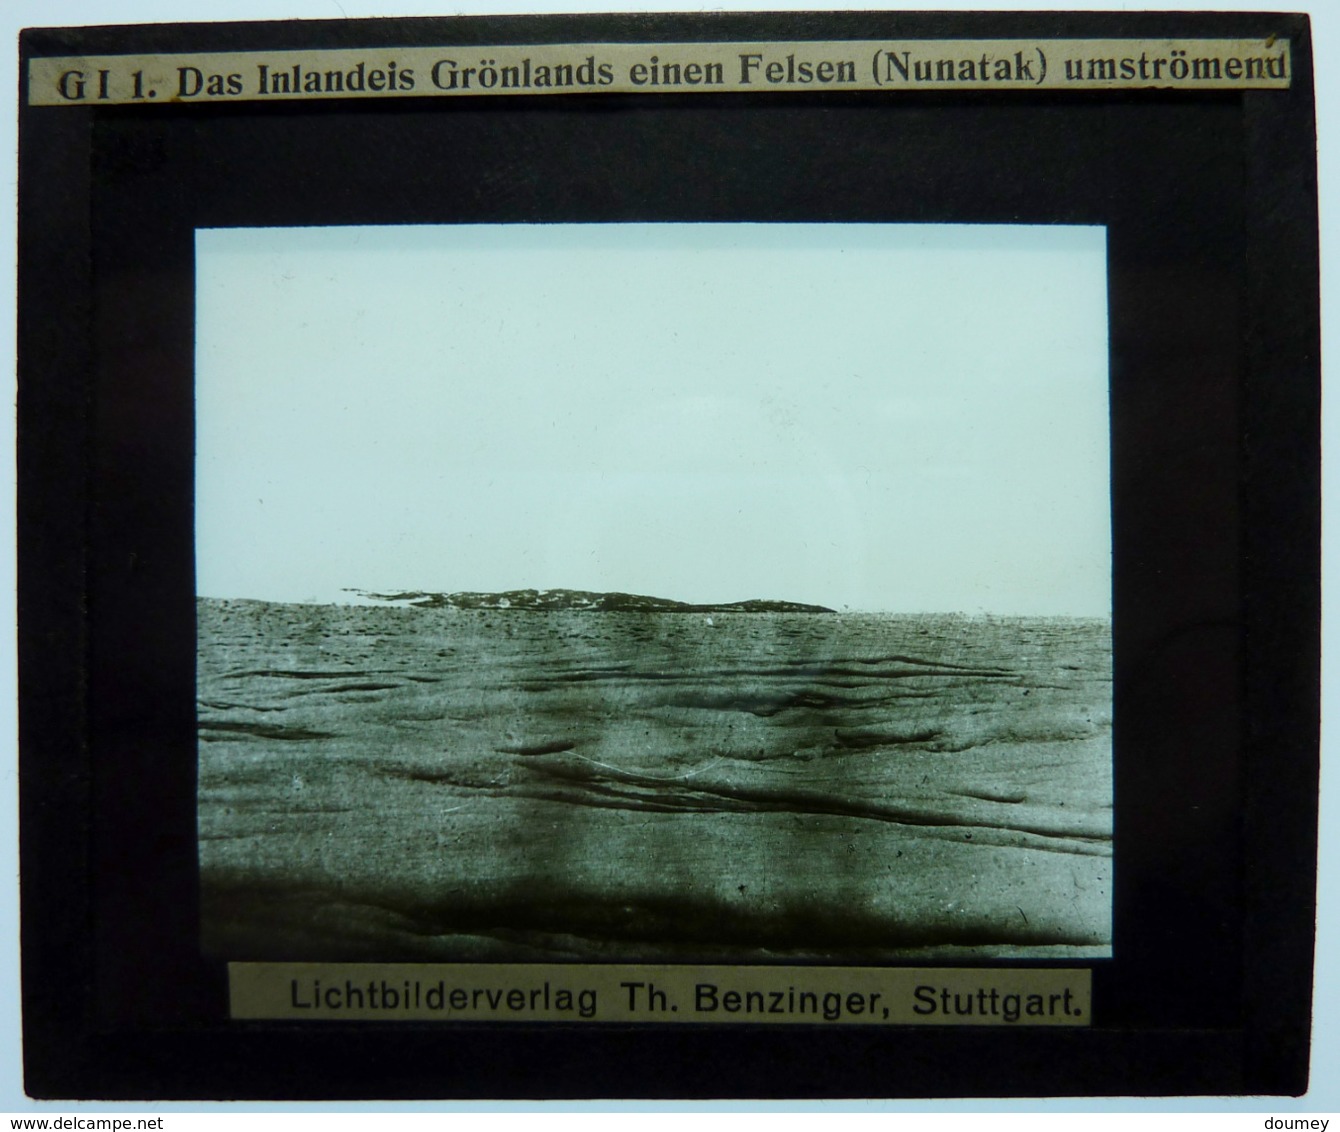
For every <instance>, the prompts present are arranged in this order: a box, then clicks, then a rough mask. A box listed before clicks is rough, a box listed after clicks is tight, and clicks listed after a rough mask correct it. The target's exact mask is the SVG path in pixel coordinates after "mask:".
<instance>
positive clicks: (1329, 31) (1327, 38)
mask: <svg viewBox="0 0 1340 1132" xmlns="http://www.w3.org/2000/svg"><path fill="white" fill-rule="evenodd" d="M849 6H850V5H849V4H844V3H825V2H823V0H806V2H804V3H787V2H783V0H776V2H774V3H771V4H767V5H760V4H750V5H748V6H747V7H748V9H750V10H752V9H757V8H759V7H771V8H775V9H802V10H813V9H827V8H846V7H849ZM865 6H866V7H870V8H897V7H899V5H896V4H889V3H875V2H871V3H867V4H866V5H865ZM936 6H937V7H940V8H944V9H952V10H981V9H1008V8H1012V7H1021V6H1026V7H1028V8H1031V9H1039V8H1043V9H1074V8H1106V9H1111V7H1112V5H1111V4H1110V3H1108V4H1081V3H1060V4H1058V3H1054V2H1051V3H1047V2H1034V3H1029V4H1027V5H1019V4H1017V3H1016V4H1009V3H1000V2H993V0H966V2H952V0H941V2H940V3H939V4H937V5H936ZM581 7H582V9H583V10H590V11H595V10H602V11H630V10H657V9H660V10H720V9H721V8H723V7H731V8H736V9H739V8H741V7H742V6H740V5H723V4H716V5H701V4H692V3H687V2H686V3H679V4H667V5H648V4H645V3H638V2H637V0H614V2H612V3H605V4H596V3H590V2H588V3H586V4H584V5H582V6H581ZM917 7H919V8H924V7H927V5H917ZM1177 7H1178V8H1180V9H1184V10H1218V11H1223V10H1238V11H1256V10H1259V9H1260V7H1261V5H1260V4H1259V3H1250V2H1247V3H1244V2H1241V0H1239V2H1234V0H1179V3H1178V4H1177ZM540 8H541V6H540V5H533V6H530V8H529V10H539V9H540ZM1307 8H1308V6H1306V5H1289V6H1288V10H1291V11H1298V10H1307ZM1312 9H1313V10H1312V13H1311V14H1312V19H1313V35H1314V44H1315V52H1316V56H1317V57H1318V58H1319V59H1321V60H1323V61H1333V60H1335V59H1340V14H1337V12H1336V11H1335V10H1334V9H1333V8H1332V9H1320V10H1319V6H1315V5H1314V6H1312ZM521 10H527V6H525V5H520V4H515V5H507V4H497V3H495V4H486V3H468V2H460V0H458V2H457V3H455V4H453V5H451V6H449V8H444V7H442V6H441V5H437V4H432V3H425V2H423V0H405V2H403V3H389V2H383V0H192V2H187V0H157V2H153V0H79V2H76V0H12V2H11V3H10V4H8V5H6V6H5V8H4V9H3V11H0V26H2V27H3V28H4V29H5V30H6V31H7V32H9V37H8V42H10V43H11V44H13V43H14V36H15V35H16V34H17V30H18V29H19V28H20V27H24V26H29V25H46V26H59V25H62V24H101V23H123V22H171V21H180V20H205V19H235V20H244V19H280V18H312V19H315V18H323V19H342V18H345V17H359V16H390V15H441V14H444V13H445V12H450V13H460V14H476V13H481V12H511V11H521ZM544 10H550V11H552V10H558V9H556V8H546V9H544ZM1334 75H1335V71H1334V68H1331V67H1329V66H1325V65H1324V66H1323V67H1322V69H1321V71H1320V73H1319V74H1318V76H1317V101H1318V116H1319V149H1320V173H1321V185H1322V192H1321V197H1322V205H1323V207H1322V223H1323V228H1322V241H1323V260H1324V268H1327V269H1330V270H1337V269H1340V258H1337V239H1338V238H1340V234H1338V232H1337V225H1336V211H1337V210H1336V209H1334V208H1328V207H1327V201H1328V200H1330V201H1333V200H1335V199H1336V198H1335V192H1334V188H1335V186H1336V184H1337V181H1338V179H1340V170H1337V167H1336V162H1337V154H1338V151H1337V145H1336V134H1337V129H1340V118H1337V115H1338V114H1340V82H1337V80H1336V78H1334V77H1333V76H1334ZM17 85H18V78H17V75H16V67H15V54H14V53H13V52H12V51H11V52H6V53H0V89H5V90H11V91H13V90H16V89H17ZM0 137H3V139H4V141H5V143H6V145H7V148H8V150H9V151H10V152H11V153H12V152H13V151H14V147H15V139H14V116H13V114H9V115H0ZM13 189H14V185H13V179H12V175H11V177H9V178H6V179H4V180H3V182H0V237H2V239H0V242H2V243H3V245H4V246H5V247H6V248H12V247H13V244H14V230H13V229H14V202H13V197H12V194H13ZM12 279H13V272H12V271H10V272H7V273H5V275H4V282H3V283H0V287H3V288H5V293H6V294H10V293H11V292H12ZM1337 294H1340V289H1337V288H1330V290H1329V291H1328V292H1327V294H1326V295H1325V296H1324V298H1323V303H1324V307H1323V313H1324V317H1325V324H1326V333H1325V342H1324V346H1323V356H1324V357H1325V356H1333V355H1334V354H1335V352H1336V351H1335V349H1334V345H1335V330H1336V327H1337V325H1340V324H1338V323H1337V319H1340V310H1338V309H1337V303H1338V302H1340V299H1337ZM13 333H14V330H13V323H12V320H3V319H0V349H3V350H4V351H7V352H8V353H9V355H10V356H12V352H13ZM0 427H4V428H7V429H8V430H9V438H10V443H12V422H11V421H3V422H0ZM1324 430H1325V438H1326V447H1327V452H1328V454H1329V455H1330V457H1331V458H1330V459H1329V461H1328V464H1327V472H1326V476H1325V481H1326V482H1325V486H1326V488H1327V489H1328V490H1327V497H1328V501H1329V502H1328V504H1327V508H1326V510H1327V516H1328V518H1329V519H1332V520H1333V519H1334V518H1335V516H1333V515H1332V511H1333V502H1334V500H1335V499H1340V479H1337V476H1340V458H1337V457H1336V456H1335V453H1336V451H1337V449H1336V445H1337V444H1340V424H1338V423H1337V419H1336V414H1335V412H1334V410H1333V409H1332V408H1331V407H1330V406H1329V405H1328V407H1327V410H1326V416H1325V421H1324ZM0 507H5V508H9V509H10V511H9V513H8V514H6V516H5V519H6V521H5V522H4V523H3V524H0V525H3V527H4V529H7V530H12V528H13V524H12V518H11V516H12V493H0ZM1326 529H1327V535H1326V546H1325V551H1326V566H1325V580H1326V582H1327V584H1328V586H1329V585H1330V584H1332V583H1333V582H1334V581H1335V569H1336V563H1337V554H1338V553H1340V543H1337V541H1336V540H1337V538H1340V535H1337V534H1336V533H1335V532H1336V531H1337V529H1340V523H1338V522H1336V521H1330V522H1328V524H1327V528H1326ZM0 570H3V571H6V572H7V576H8V578H9V580H10V582H11V585H12V577H13V575H12V559H11V558H9V557H3V556H0ZM1331 608H1333V604H1332V607H1331ZM1338 631H1340V622H1337V615H1336V614H1335V613H1334V612H1331V611H1330V610H1329V609H1328V613H1327V615H1326V618H1325V623H1324V632H1325V643H1326V648H1327V654H1328V656H1329V655H1332V654H1333V653H1334V650H1335V649H1336V647H1337V646H1340V638H1338V637H1337V632H1338ZM10 639H11V640H12V636H11V638H10ZM0 665H3V669H4V674H5V676H6V678H7V680H8V683H9V685H10V686H11V687H13V685H14V670H15V669H14V656H13V650H12V646H11V647H10V648H9V649H8V650H7V651H6V652H5V653H4V654H0ZM1324 693H1325V718H1324V726H1323V763H1324V764H1325V763H1327V762H1330V761H1334V758H1335V757H1336V751H1337V744H1338V743H1340V731H1338V730H1337V724H1336V718H1335V717H1336V712H1335V708H1336V706H1337V704H1340V700H1337V696H1338V695H1340V689H1338V688H1337V686H1336V679H1335V671H1334V665H1333V664H1332V663H1329V662H1328V663H1327V665H1326V672H1325V687H1324ZM4 734H6V735H7V736H8V743H9V747H10V749H11V751H12V750H13V747H14V743H15V740H14V718H13V711H12V701H11V707H10V714H9V718H8V720H7V727H6V729H5V732H4ZM13 765H14V764H13V759H12V758H11V759H10V760H7V763H6V766H7V769H6V770H5V772H4V774H3V778H2V779H0V789H2V790H3V792H4V798H5V803H6V808H7V812H8V813H10V814H11V815H12V814H14V813H15V810H16V805H17V802H16V797H17V790H16V777H15V773H14V770H13ZM1321 856H1322V869H1321V875H1320V893H1319V912H1318V936H1317V948H1318V955H1319V963H1318V970H1317V985H1316V995H1315V1000H1314V1009H1315V1014H1316V1024H1315V1033H1314V1043H1313V1084H1312V1090H1311V1092H1310V1093H1309V1094H1308V1095H1307V1096H1306V1097H1304V1098H1302V1099H1300V1100H1297V1101H1295V1100H1287V1099H1276V1098H1227V1099H1221V1100H1216V1099H1214V1098H1209V1099H1207V1098H1187V1099H1185V1100H1179V1099H1177V1098H1173V1099H1168V1098H1155V1099H1152V1100H1140V1099H1130V1098H1126V1099H1101V1098H1099V1099H1092V1100H1072V1099H1061V1100H1036V1099H1034V1100H1021V1101H1010V1102H1006V1101H979V1102H962V1101H959V1102H944V1103H916V1102H900V1103H882V1102H871V1103H857V1104H850V1105H849V1104H831V1105H816V1106H808V1107H810V1108H812V1109H821V1110H824V1111H838V1110H852V1109H855V1110H860V1111H869V1110H871V1109H872V1108H874V1109H884V1110H891V1111H956V1112H1001V1111H1070V1112H1106V1111H1125V1112H1139V1111H1147V1112H1165V1111H1185V1112H1206V1111H1223V1112H1261V1113H1290V1112H1335V1111H1338V1110H1340V1075H1337V1074H1336V1072H1335V1068H1334V1067H1335V1066H1337V1065H1340V958H1338V957H1340V789H1337V787H1336V784H1335V771H1334V769H1333V768H1332V769H1328V770H1324V771H1323V783H1322V842H1321ZM0 875H3V876H4V877H6V878H9V879H8V880H7V881H6V882H5V884H6V888H5V893H4V896H3V897H0V899H2V900H3V905H2V906H0V907H2V908H3V912H4V915H3V922H4V926H5V930H4V931H3V932H0V1109H4V1110H24V1109H31V1108H39V1109H46V1110H48V1111H51V1112H67V1111H70V1110H72V1109H74V1108H76V1107H78V1108H81V1109H83V1110H84V1111H86V1112H89V1111H94V1110H113V1109H122V1110H127V1111H143V1110H145V1109H146V1108H150V1107H152V1108H154V1109H155V1110H162V1111H167V1112H170V1111H173V1110H174V1109H175V1110H182V1111H202V1110H215V1111H219V1110H232V1111H248V1112H249V1111H273V1109H274V1107H275V1106H267V1105H233V1106H208V1105H194V1104H190V1105H154V1106H146V1105H83V1106H73V1105H68V1104H65V1105H34V1104H32V1103H31V1102H29V1101H28V1100H27V1099H26V1098H25V1097H24V1096H23V1091H22V1078H21V1070H20V1064H21V1063H20V1047H19V1009H20V1004H19V991H18V985H19V984H18V945H17V941H18V934H17V932H18V929H17V918H18V915H17V907H18V895H17V883H16V879H17V875H18V862H17V839H16V833H15V830H14V828H13V826H12V825H11V827H10V830H9V836H8V837H7V838H6V839H4V840H3V841H0ZM296 1107H298V1108H301V1109H304V1110H306V1109H316V1108H318V1107H321V1108H325V1109H328V1110H335V1111H342V1110H343V1111H359V1110H371V1111H377V1110H380V1109H382V1108H384V1107H385V1106H383V1105H379V1104H370V1105H335V1106H296ZM405 1107H408V1108H411V1109H417V1110H426V1109H438V1108H442V1107H444V1106H438V1105H413V1106H405ZM458 1107H461V1108H466V1109H469V1110H479V1109H486V1108H497V1107H504V1108H507V1109H515V1108H517V1107H518V1106H481V1105H473V1106H458ZM549 1107H551V1108H571V1107H574V1106H568V1105H565V1106H549ZM575 1107H581V1108H603V1109H610V1108H613V1107H624V1108H630V1109H633V1110H637V1111H647V1110H651V1109H665V1108H671V1107H675V1106H666V1105H631V1106H614V1105H608V1104H606V1105H599V1106H594V1105H582V1106H575ZM711 1107H712V1108H714V1109H724V1108H728V1107H729V1108H731V1109H732V1110H752V1111H769V1110H772V1111H775V1110H779V1109H782V1110H795V1109H797V1108H801V1107H802V1106H801V1105H799V1104H796V1103H787V1104H783V1105H771V1106H764V1105H747V1104H746V1105H733V1106H724V1105H713V1106H711Z"/></svg>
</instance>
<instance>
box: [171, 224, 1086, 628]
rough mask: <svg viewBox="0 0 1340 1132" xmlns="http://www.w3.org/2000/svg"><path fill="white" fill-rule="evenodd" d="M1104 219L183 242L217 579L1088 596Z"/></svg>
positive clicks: (506, 228)
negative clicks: (192, 300) (192, 269)
mask: <svg viewBox="0 0 1340 1132" xmlns="http://www.w3.org/2000/svg"><path fill="white" fill-rule="evenodd" d="M1105 251H1106V248H1105V233H1104V231H1103V229H1101V228H1074V227H1063V226H1051V225H1048V226H1033V227H1019V226H1015V227H999V226H989V225H959V226H955V225H874V224H775V225H764V224H586V225H535V224H530V225H464V226H460V225H457V226H449V227H412V228H387V227H383V228H298V229H293V228H289V229H222V230H213V231H202V232H199V233H197V236H196V280H197V288H196V310H197V319H196V327H197V331H196V333H197V338H196V575H197V583H196V585H197V592H198V593H200V594H202V595H205V596H208V597H249V598H266V599H270V600H277V601H312V600H320V601H338V600H342V599H344V600H347V597H348V595H347V593H345V592H343V591H344V590H346V589H347V588H349V587H354V588H359V589H364V590H375V591H379V592H388V591H403V590H429V591H438V592H442V591H447V592H450V591H456V590H484V591H500V590H511V589H526V588H539V589H557V588H566V589H577V590H595V591H621V592H626V593H629V592H631V593H645V594H653V595H655V596H658V597H667V598H672V599H676V600H681V601H691V602H702V603H708V602H731V601H744V600H747V599H750V598H775V599H782V600H790V601H804V602H811V603H815V604H820V605H827V606H830V607H833V608H848V609H853V610H871V611H891V612H898V613H920V612H930V613H937V612H940V613H948V612H968V613H983V612H989V613H997V614H1032V615H1058V614H1062V615H1063V614H1069V615H1084V616H1106V615H1107V614H1108V612H1109V610H1110V607H1111V606H1110V593H1111V571H1110V561H1111V539H1110V534H1109V531H1110V522H1109V485H1108V466H1109V457H1108V431H1109V430H1108V411H1107V405H1108V381H1107V355H1108V344H1107V273H1106V267H1107V265H1106V255H1105Z"/></svg>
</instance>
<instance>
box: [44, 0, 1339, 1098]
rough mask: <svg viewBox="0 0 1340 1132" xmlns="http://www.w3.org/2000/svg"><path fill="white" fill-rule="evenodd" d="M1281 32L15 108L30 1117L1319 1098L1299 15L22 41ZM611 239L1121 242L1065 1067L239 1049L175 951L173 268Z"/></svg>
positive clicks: (917, 1051) (738, 1038)
mask: <svg viewBox="0 0 1340 1132" xmlns="http://www.w3.org/2000/svg"><path fill="white" fill-rule="evenodd" d="M1272 34H1277V35H1281V36H1287V37H1288V38H1289V39H1290V40H1291V43H1292V50H1293V58H1294V74H1295V81H1294V84H1293V86H1292V87H1291V88H1290V89H1289V90H1287V91H1247V92H1214V93H1204V92H1202V93H1187V92H1176V93H1168V92H1157V91H1126V92H1113V93H1082V94H1064V95H1063V94H1044V93H1037V94H1026V93H1013V92H1011V93H1006V94H992V95H986V94H900V95H897V96H886V95H883V94H825V95H799V94H762V95H744V94H723V95H704V94H695V95H685V96H676V95H648V96H623V95H590V96H583V95H570V96H550V97H545V98H540V97H523V96H518V97H515V98H512V97H509V98H494V99H481V100H478V101H474V100H451V101H434V100H431V99H417V98H415V99H405V100H398V101H395V102H378V103H367V102H362V103H360V102H352V101H349V102H334V103H327V104H307V103H286V104H274V105H269V104H267V105H262V104H256V103H250V104H239V105H237V106H229V107H219V106H181V107H166V106H163V107H151V108H145V109H141V108H137V107H108V108H103V109H86V108H70V107H60V108H34V107H30V106H27V105H26V104H24V105H22V109H21V149H20V259H19V266H20V309H19V374H20V384H19V396H20V401H19V463H18V471H19V554H20V562H19V565H20V591H19V593H20V605H19V612H20V650H21V653H20V655H21V673H20V676H21V687H20V711H21V717H20V725H21V733H20V739H21V750H20V776H21V796H20V810H21V851H22V881H23V906H22V917H23V922H22V947H23V993H24V1039H25V1069H26V1082H27V1089H28V1091H29V1093H30V1094H32V1095H33V1096H38V1097H52V1098H56V1097H60V1098H73V1097H97V1098H103V1099H123V1098H124V1099H132V1098H133V1099H150V1098H154V1099H170V1098H238V1099H240V1098H274V1099H346V1098H347V1099H353V1098H369V1097H382V1098H386V1097H401V1098H421V1097H423V1098H426V1097H432V1098H483V1097H493V1098H503V1097H511V1098H541V1097H547V1098H559V1097H567V1098H585V1097H629V1098H631V1097H662V1098H691V1097H754V1098H763V1097H815V1098H820V1097H849V1096H862V1097H881V1096H882V1097H902V1096H1010V1095H1090V1094H1131V1093H1138V1094H1173V1093H1201V1094H1245V1093H1281V1094H1282V1093H1300V1092H1302V1091H1303V1090H1304V1089H1305V1088H1306V1084H1307V1057H1308V1035H1309V1026H1310V995H1311V970H1312V927H1313V894H1314V885H1315V868H1316V821H1317V817H1316V807H1317V727H1318V722H1317V721H1318V714H1319V693H1318V672H1319V661H1318V654H1319V639H1320V638H1319V606H1320V602H1319V577H1320V574H1319V541H1320V486H1319V483H1320V448H1319V439H1318V434H1319V415H1320V410H1319V400H1320V394H1319V390H1320V374H1319V363H1318V340H1319V313H1318V311H1319V301H1318V282H1317V231H1316V180H1315V155H1314V146H1313V142H1314V134H1313V104H1312V90H1311V85H1310V81H1309V76H1310V74H1311V57H1310V40H1309V35H1308V25H1307V21H1306V19H1305V18H1304V17H1298V16H1280V15H1247V14H1234V15H1210V14H1178V15H1170V14H1156V13H1132V14H1122V15H1115V14H1096V13H1095V14H1089V13H1086V14H1077V13H1076V14H1066V13H1034V14H1029V15H1023V14H1003V13H979V14H972V15H967V14H964V15H947V14H935V13H916V14H912V13H909V14H891V13H865V14H853V13H826V14H789V15H749V16H744V15H741V16H679V15H664V16H662V15H644V16H591V17H499V18H489V17H486V18H478V19H468V20H407V21H393V22H389V21H341V22H329V23H327V22H310V23H275V24H217V25H168V26H148V27H135V28H94V29H70V30H33V31H28V32H25V33H24V35H23V38H22V45H21V46H22V57H23V69H24V70H26V63H27V60H28V59H29V58H31V57H34V56H42V55H83V54H90V55H91V54H115V53H122V52H136V53H149V52H155V51H163V52H180V51H223V50H253V49H270V50H278V49H286V48H298V47H302V48H316V47H344V46H351V47H352V46H359V47H371V46H375V45H382V44H386V45H391V44H395V45H414V44H419V43H423V44H432V43H442V42H453V43H508V42H515V43H544V42H600V41H629V42H646V41H663V40H685V41H691V40H697V41H701V40H710V39H724V40H731V39H741V40H751V39H759V40H762V39H805V38H814V39H848V38H850V39H858V38H937V37H955V38H991V37H996V36H1000V37H1104V38H1118V37H1140V38H1159V37H1165V36H1167V37H1173V36H1206V37H1209V36H1214V37H1222V38H1228V37H1239V36H1240V37H1266V36H1269V35H1272ZM22 97H23V96H22V94H21V99H22ZM742 139H748V144H741V141H742ZM799 154H804V155H805V160H803V161H801V160H797V156H798V155H799ZM816 168H822V169H823V170H824V171H825V175H824V177H822V178H818V177H816V176H815V174H814V170H815V169H816ZM683 169H692V170H694V172H695V177H694V178H692V179H688V180H686V179H684V178H682V177H679V176H677V175H675V171H677V170H683ZM483 185H489V186H492V192H491V193H489V192H485V191H484V190H483V189H482V188H481V186H483ZM500 186H502V187H503V190H502V191H500V189H499V187H500ZM625 220H637V221H656V220H667V221H668V220H677V221H713V220H719V221H733V220H754V221H773V222H788V221H816V220H817V221H831V222H842V221H862V222H870V221H889V222H894V221H921V222H930V221H955V222H1011V223H1086V224H1104V225H1106V226H1107V228H1108V248H1109V296H1110V310H1109V313H1110V327H1111V335H1112V340H1111V341H1112V345H1111V381H1112V402H1111V409H1112V452H1113V475H1112V490H1113V524H1114V527H1113V534H1114V564H1113V576H1114V622H1113V623H1114V652H1115V680H1114V700H1115V712H1116V725H1115V734H1114V749H1115V761H1116V834H1115V845H1116V893H1115V902H1114V922H1115V938H1114V958H1113V959H1112V960H1110V961H1100V962H1095V963H1092V964H1088V965H1089V966H1091V967H1092V969H1093V985H1094V999H1093V1007H1094V1012H1095V1022H1094V1025H1093V1026H1092V1027H1091V1028H1088V1029H1084V1030H1069V1031H1061V1032H1058V1031H1045V1030H1006V1029H957V1030H949V1029H933V1028H925V1029H923V1028H917V1029H908V1030H899V1029H880V1030H874V1029H853V1028H844V1027H825V1028H820V1027H813V1028H811V1027H787V1028H783V1029H782V1030H781V1031H778V1030H770V1029H767V1028H765V1027H749V1026H741V1027H738V1028H733V1027H715V1028H711V1027H689V1026H683V1027H667V1028H661V1029H657V1028H655V1027H651V1026H647V1027H590V1028H580V1027H578V1028H564V1027H557V1026H552V1027H538V1026H522V1025H506V1026H503V1025H497V1026H492V1027H487V1026H479V1025H475V1026H468V1025H457V1026H449V1025H432V1026H409V1025H403V1024H402V1025H399V1026H395V1027H386V1026H381V1025H373V1024H347V1025H343V1024H337V1023H321V1024H318V1025H317V1026H314V1027H313V1026H302V1025H291V1024H279V1023H234V1022H229V1021H228V1020H227V1015H226V979H225V974H224V972H223V970H222V967H221V965H220V964H215V963H206V962H205V961H204V960H202V959H201V958H200V956H199V952H198V948H197V944H196V925H197V913H196V907H197V904H196V901H197V877H196V868H195V852H196V840H195V750H196V747H195V742H196V740H195V715H194V663H195V639H194V616H195V612H194V577H193V568H194V567H193V547H192V513H191V509H192V500H193V492H192V475H193V470H192V460H193V451H192V428H193V422H192V413H193V399H192V388H191V367H192V363H193V314H194V312H193V283H194V270H193V262H192V254H193V243H192V241H193V232H194V229H195V228H196V227H197V226H206V227H213V226H231V225H294V224H297V225H302V224H353V223H427V222H434V223H441V222H453V221H454V222H467V223H468V222H506V221H516V222H535V221H566V222H590V223H604V222H617V221H625Z"/></svg>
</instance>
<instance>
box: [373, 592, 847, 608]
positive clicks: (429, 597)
mask: <svg viewBox="0 0 1340 1132" xmlns="http://www.w3.org/2000/svg"><path fill="white" fill-rule="evenodd" d="M351 592H353V593H357V594H358V595H359V596H360V597H365V598H370V599H372V600H374V601H387V602H391V601H395V602H406V603H408V604H410V605H414V606H419V607H423V608H426V609H443V608H453V609H519V610H533V611H535V612H542V613H552V612H555V611H558V610H569V609H572V610H586V611H589V612H592V613H835V612H836V610H833V609H829V608H828V607H827V606H823V605H805V604H803V603H802V602H798V601H771V600H767V599H764V598H753V599H750V600H749V601H733V602H729V603H726V604H721V605H694V604H691V603H690V602H686V601H672V600H671V599H669V598H664V597H647V596H646V595H644V594H625V593H592V592H591V591H589V590H505V591H504V592H502V593H474V592H471V591H463V592H461V593H451V594H443V593H425V592H422V591H419V590H407V591H404V592H401V593H370V592H368V591H367V590H353V591H351Z"/></svg>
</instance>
